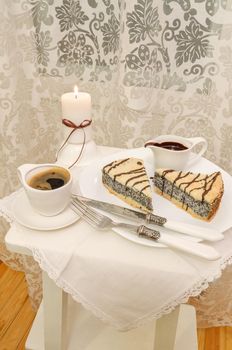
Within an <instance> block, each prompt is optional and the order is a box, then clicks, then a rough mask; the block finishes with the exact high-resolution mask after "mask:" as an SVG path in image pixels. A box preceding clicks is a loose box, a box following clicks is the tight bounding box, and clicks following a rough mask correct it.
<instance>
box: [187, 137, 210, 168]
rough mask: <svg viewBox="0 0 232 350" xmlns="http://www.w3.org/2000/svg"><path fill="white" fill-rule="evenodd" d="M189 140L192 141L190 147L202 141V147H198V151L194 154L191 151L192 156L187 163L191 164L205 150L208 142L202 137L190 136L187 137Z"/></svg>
mask: <svg viewBox="0 0 232 350" xmlns="http://www.w3.org/2000/svg"><path fill="white" fill-rule="evenodd" d="M189 141H190V142H191V143H192V147H191V148H193V147H194V146H196V145H198V144H199V143H202V147H201V149H200V151H199V152H198V153H197V154H196V153H192V156H191V158H190V160H189V162H188V165H190V164H192V163H193V162H196V161H197V160H198V159H199V158H200V157H201V156H202V155H203V154H204V153H205V151H206V150H207V147H208V142H207V141H206V139H205V138H204V137H191V138H189Z"/></svg>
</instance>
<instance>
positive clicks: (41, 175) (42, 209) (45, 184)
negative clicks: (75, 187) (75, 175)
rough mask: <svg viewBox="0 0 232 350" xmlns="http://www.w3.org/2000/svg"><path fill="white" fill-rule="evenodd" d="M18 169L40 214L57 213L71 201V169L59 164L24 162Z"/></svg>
mask: <svg viewBox="0 0 232 350" xmlns="http://www.w3.org/2000/svg"><path fill="white" fill-rule="evenodd" d="M17 171H18V177H19V179H20V181H21V183H22V185H23V187H24V189H25V192H26V194H27V197H28V199H29V202H30V204H31V206H32V208H33V209H34V210H35V211H36V212H38V213H39V214H41V215H44V216H54V215H57V214H59V213H61V212H62V211H63V210H64V209H65V208H66V207H67V206H68V204H69V203H70V200H71V194H72V192H71V189H72V174H71V172H70V171H69V169H67V168H65V167H63V166H60V165H57V164H23V165H21V166H19V167H18V169H17Z"/></svg>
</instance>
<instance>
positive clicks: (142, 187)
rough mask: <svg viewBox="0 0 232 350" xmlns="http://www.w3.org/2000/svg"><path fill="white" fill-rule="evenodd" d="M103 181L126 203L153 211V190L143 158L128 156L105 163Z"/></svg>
mask: <svg viewBox="0 0 232 350" xmlns="http://www.w3.org/2000/svg"><path fill="white" fill-rule="evenodd" d="M102 182H103V184H104V186H105V187H106V188H107V189H108V190H109V191H110V192H111V193H113V194H114V195H116V196H117V197H119V198H120V199H122V200H123V201H125V202H126V203H128V204H130V205H132V206H133V207H136V208H139V209H142V210H146V211H152V190H151V186H150V182H149V179H148V176H147V173H146V170H145V167H144V163H143V161H142V160H141V159H137V158H126V159H120V160H115V161H113V162H111V163H110V164H107V165H105V166H104V168H103V169H102Z"/></svg>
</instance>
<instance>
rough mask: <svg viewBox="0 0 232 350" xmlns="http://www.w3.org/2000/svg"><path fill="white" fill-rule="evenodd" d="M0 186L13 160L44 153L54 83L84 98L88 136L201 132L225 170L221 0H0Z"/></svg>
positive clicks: (134, 141)
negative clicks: (87, 96) (88, 101)
mask: <svg viewBox="0 0 232 350" xmlns="http://www.w3.org/2000/svg"><path fill="white" fill-rule="evenodd" d="M0 3H1V8H2V9H3V11H2V12H1V14H0V44H1V45H0V68H1V69H0V89H1V95H0V113H1V119H0V120H1V131H0V133H1V143H0V147H1V154H0V163H1V167H0V172H1V178H2V179H3V181H2V183H1V185H0V186H1V188H0V192H1V195H2V196H3V195H6V194H7V193H9V192H12V191H13V190H14V189H15V188H16V187H17V186H18V180H17V176H16V171H15V169H16V167H17V165H19V164H21V163H23V162H32V161H33V162H39V161H52V160H53V159H54V155H55V151H56V150H57V148H58V146H59V145H60V143H61V140H62V134H61V122H60V119H61V105H60V97H61V95H62V93H64V92H67V91H72V90H73V86H74V84H78V86H79V89H80V90H82V91H88V92H89V93H91V95H92V101H93V112H92V117H93V128H94V137H95V140H96V142H97V143H99V144H105V145H112V146H120V147H129V148H131V147H138V146H142V145H143V144H144V141H145V140H147V139H149V138H151V137H152V136H156V135H158V134H162V133H163V134H164V133H173V134H180V135H185V136H196V135H201V136H204V137H206V138H207V140H208V143H209V147H208V151H207V154H206V156H207V158H209V159H210V160H212V161H214V162H216V163H218V164H219V165H221V166H222V167H223V168H225V169H226V170H227V171H229V172H231V171H232V162H231V161H232V152H231V151H230V149H231V142H232V141H231V136H232V122H231V120H232V94H231V89H232V73H231V72H232V69H231V67H232V49H231V40H232V39H231V37H232V16H231V15H232V2H231V1H230V0H228V1H225V0H214V1H212V0H193V1H190V0H160V1H155V0H133V1H123V0H118V1H116V0H101V1H96V0H88V1H83V0H82V1H81V0H80V1H79V0H63V1H62V0H56V1H54V0H46V1H45V0H24V1H21V0H10V1H4V0H0Z"/></svg>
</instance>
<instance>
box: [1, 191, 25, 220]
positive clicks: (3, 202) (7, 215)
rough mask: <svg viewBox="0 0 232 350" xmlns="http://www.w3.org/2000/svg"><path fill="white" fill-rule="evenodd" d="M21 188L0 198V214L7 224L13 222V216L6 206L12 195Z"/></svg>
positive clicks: (16, 193) (15, 194)
mask: <svg viewBox="0 0 232 350" xmlns="http://www.w3.org/2000/svg"><path fill="white" fill-rule="evenodd" d="M22 191H23V189H22V188H20V189H19V190H18V191H16V192H13V193H11V194H9V195H8V196H6V197H4V198H2V199H0V216H1V217H3V218H4V219H5V220H6V221H7V222H9V224H12V223H13V222H14V216H13V214H12V212H11V210H9V208H8V206H9V205H10V203H11V202H13V199H14V197H16V196H17V195H18V194H19V193H20V192H22Z"/></svg>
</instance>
